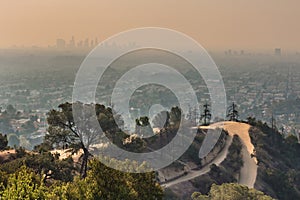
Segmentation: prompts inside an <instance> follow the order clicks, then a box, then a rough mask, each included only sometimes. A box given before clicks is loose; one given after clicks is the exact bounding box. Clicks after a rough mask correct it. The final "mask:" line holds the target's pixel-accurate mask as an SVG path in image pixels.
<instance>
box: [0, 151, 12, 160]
mask: <svg viewBox="0 0 300 200" xmlns="http://www.w3.org/2000/svg"><path fill="white" fill-rule="evenodd" d="M15 153H16V150H14V149H10V150H5V151H0V160H1V161H3V162H4V161H7V160H9V156H10V155H12V154H15Z"/></svg>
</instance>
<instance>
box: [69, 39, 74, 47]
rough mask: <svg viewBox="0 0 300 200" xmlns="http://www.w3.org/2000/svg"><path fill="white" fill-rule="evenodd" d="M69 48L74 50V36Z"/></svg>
mask: <svg viewBox="0 0 300 200" xmlns="http://www.w3.org/2000/svg"><path fill="white" fill-rule="evenodd" d="M69 48H75V39H74V36H72V39H71V40H70V43H69Z"/></svg>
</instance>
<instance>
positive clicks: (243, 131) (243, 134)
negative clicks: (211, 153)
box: [212, 122, 257, 188]
mask: <svg viewBox="0 0 300 200" xmlns="http://www.w3.org/2000/svg"><path fill="white" fill-rule="evenodd" d="M222 125H223V128H224V129H225V130H227V131H228V133H229V135H230V136H233V135H238V136H239V137H240V139H241V140H242V142H243V148H242V155H243V161H244V165H243V167H242V168H241V171H240V177H239V181H238V182H239V184H243V185H246V186H248V187H249V188H253V187H254V184H255V180H256V176H257V159H256V157H252V158H251V154H253V153H254V146H253V144H252V143H251V139H250V136H249V128H250V125H249V124H245V123H239V122H221V123H216V124H213V125H212V126H219V127H220V126H222Z"/></svg>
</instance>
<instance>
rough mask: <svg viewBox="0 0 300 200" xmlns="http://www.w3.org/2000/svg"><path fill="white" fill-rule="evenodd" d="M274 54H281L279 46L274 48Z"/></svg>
mask: <svg viewBox="0 0 300 200" xmlns="http://www.w3.org/2000/svg"><path fill="white" fill-rule="evenodd" d="M274 54H275V55H276V56H281V48H276V49H275V50H274Z"/></svg>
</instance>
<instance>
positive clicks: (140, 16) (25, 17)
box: [0, 0, 300, 51]
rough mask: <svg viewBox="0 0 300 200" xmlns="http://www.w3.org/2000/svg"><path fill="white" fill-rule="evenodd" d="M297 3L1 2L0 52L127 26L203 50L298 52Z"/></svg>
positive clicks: (237, 0)
mask: <svg viewBox="0 0 300 200" xmlns="http://www.w3.org/2000/svg"><path fill="white" fill-rule="evenodd" d="M299 7H300V2H299V1H297V0H287V1H272V0H266V1H260V0H252V1H243V0H230V1H226V2H225V1H222V2H220V1H215V0H213V1H211V0H202V1H196V0H190V1H188V2H186V1H183V0H180V1H176V2H174V1H171V0H166V1H163V2H161V1H159V0H154V1H149V2H144V1H139V0H130V1H129V0H124V1H115V0H112V1H108V0H101V1H96V0H89V1H86V3H85V4H82V1H79V0H72V1H71V0H66V1H64V2H62V1H59V0H52V1H50V0H45V1H37V0H27V1H17V0H12V1H0V24H1V38H0V48H7V47H11V46H13V45H16V46H33V45H35V46H44V47H47V46H48V45H54V44H55V41H56V39H57V38H63V39H66V41H68V40H69V39H70V38H71V37H72V36H74V37H75V39H76V40H82V39H85V38H87V37H89V38H95V37H98V39H99V41H103V40H104V39H106V38H108V37H110V36H112V35H114V34H117V33H119V32H121V31H125V30H128V29H132V28H138V27H146V26H155V27H164V28H171V29H175V30H177V31H180V32H183V33H185V34H187V35H189V36H191V37H193V38H194V39H196V40H197V41H198V42H199V43H200V44H202V45H203V46H204V47H205V48H209V49H214V50H219V49H229V48H231V49H246V50H247V49H255V50H266V49H274V48H282V49H286V50H290V51H300V49H299V47H298V45H299V44H300V37H299V35H300V28H299V24H298V21H297V20H296V19H300V13H299V12H298V9H299Z"/></svg>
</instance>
